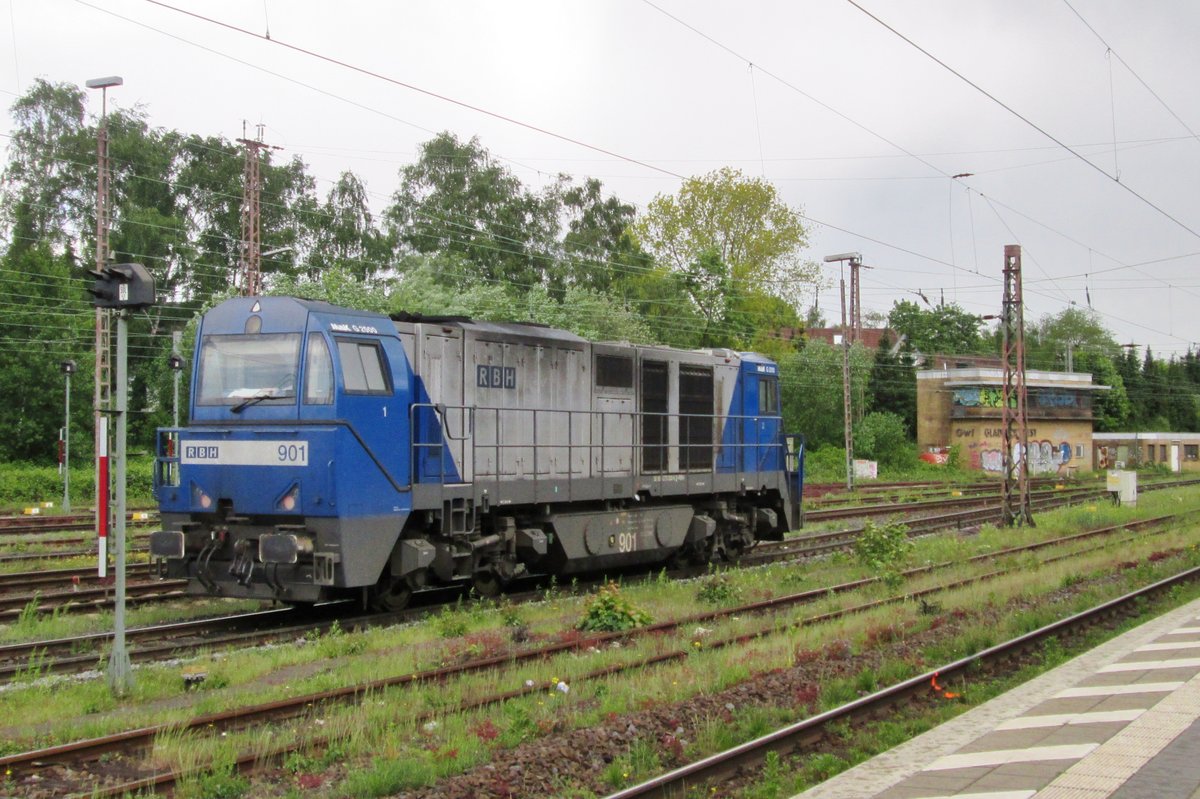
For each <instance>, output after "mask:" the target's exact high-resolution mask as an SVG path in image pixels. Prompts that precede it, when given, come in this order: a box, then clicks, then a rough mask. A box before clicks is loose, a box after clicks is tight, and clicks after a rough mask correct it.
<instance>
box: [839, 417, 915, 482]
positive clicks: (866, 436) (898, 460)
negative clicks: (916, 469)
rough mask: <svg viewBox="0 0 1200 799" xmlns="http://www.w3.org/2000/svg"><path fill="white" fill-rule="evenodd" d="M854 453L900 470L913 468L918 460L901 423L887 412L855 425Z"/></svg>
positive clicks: (901, 421) (864, 419) (865, 418)
mask: <svg viewBox="0 0 1200 799" xmlns="http://www.w3.org/2000/svg"><path fill="white" fill-rule="evenodd" d="M854 454H855V455H856V456H858V457H862V458H868V459H870V460H873V461H878V462H879V464H880V465H881V466H891V467H901V468H905V467H912V466H913V465H914V464H915V463H916V460H917V454H916V450H915V449H914V448H913V444H912V442H910V441H909V440H908V430H907V429H906V428H905V426H904V420H903V419H901V418H900V417H899V416H897V415H896V414H894V413H887V412H886V411H875V412H873V413H868V414H867V415H866V416H864V417H863V418H862V419H860V420H859V422H858V424H856V425H854Z"/></svg>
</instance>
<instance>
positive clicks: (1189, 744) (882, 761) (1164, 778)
mask: <svg viewBox="0 0 1200 799" xmlns="http://www.w3.org/2000/svg"><path fill="white" fill-rule="evenodd" d="M951 796H955V797H969V798H970V799H1105V797H1113V799H1200V601H1196V602H1192V603H1191V604H1189V605H1186V606H1184V607H1182V608H1178V609H1177V610H1174V611H1171V612H1170V613H1168V614H1166V615H1165V616H1161V617H1159V618H1157V619H1155V620H1153V621H1150V622H1147V623H1146V624H1143V625H1142V626H1140V627H1138V628H1137V629H1135V630H1131V631H1130V632H1128V633H1126V634H1124V635H1122V636H1120V637H1119V638H1114V639H1113V640H1111V641H1109V642H1107V643H1105V644H1103V645H1101V646H1100V647H1097V648H1096V649H1094V650H1092V651H1090V652H1087V653H1085V654H1083V655H1080V656H1079V657H1077V658H1075V659H1074V660H1071V661H1070V662H1068V663H1066V664H1064V665H1062V666H1060V667H1058V668H1056V669H1054V670H1053V671H1049V672H1047V673H1046V674H1043V675H1042V676H1040V677H1038V678H1037V679H1035V680H1032V681H1031V682H1028V683H1025V684H1024V685H1022V686H1019V687H1018V688H1016V689H1014V690H1013V691H1011V692H1009V693H1007V694H1005V695H1003V696H999V697H997V698H995V699H993V700H991V701H990V702H987V703H986V704H983V705H980V706H979V707H977V708H974V709H973V710H970V711H968V712H967V713H964V714H963V715H961V716H959V717H958V718H956V719H953V720H952V721H950V722H947V723H946V724H943V725H941V726H940V727H938V728H937V729H935V730H930V731H929V732H927V733H925V734H924V735H921V736H919V737H917V738H914V739H913V740H911V741H909V742H907V743H905V744H901V745H900V746H897V747H895V748H894V749H891V750H889V751H887V752H884V753H883V754H881V755H879V756H878V757H875V758H873V759H871V760H868V761H867V762H865V763H862V764H860V765H858V766H856V767H854V768H853V769H850V770H849V771H846V772H844V773H842V774H840V775H838V776H836V777H834V778H833V779H831V780H828V781H826V782H824V783H822V784H821V785H819V786H817V787H815V788H812V789H811V790H808V791H805V792H804V793H802V794H800V797H803V799H867V797H876V798H877V799H944V798H945V797H951Z"/></svg>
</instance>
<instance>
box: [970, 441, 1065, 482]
mask: <svg viewBox="0 0 1200 799" xmlns="http://www.w3.org/2000/svg"><path fill="white" fill-rule="evenodd" d="M1021 454H1022V453H1021V445H1020V444H1013V462H1014V463H1020V462H1021ZM1070 461H1071V445H1070V444H1069V443H1068V442H1066V441H1062V442H1060V443H1059V444H1058V446H1055V445H1054V444H1051V443H1050V442H1049V441H1033V442H1030V444H1029V472H1030V474H1046V473H1047V472H1056V471H1058V470H1059V469H1060V468H1062V467H1063V466H1066V465H1067V464H1068V463H1070ZM979 467H980V468H981V469H983V470H984V471H987V472H1000V471H1003V470H1004V455H1003V453H1002V452H1001V451H1000V450H998V449H988V450H984V451H982V452H980V453H979Z"/></svg>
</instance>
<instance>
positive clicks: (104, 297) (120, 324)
mask: <svg viewBox="0 0 1200 799" xmlns="http://www.w3.org/2000/svg"><path fill="white" fill-rule="evenodd" d="M91 275H92V277H94V278H95V283H94V284H93V285H92V287H91V288H90V289H88V292H89V293H91V295H92V297H93V298H94V299H93V300H92V304H93V305H95V306H96V307H97V308H108V309H111V310H113V311H115V315H116V317H117V359H116V380H115V381H114V388H115V389H116V390H115V391H114V392H113V397H112V400H113V401H112V407H111V408H107V409H101V410H102V412H104V413H108V414H111V415H112V416H113V417H114V421H115V422H116V426H115V434H114V436H113V453H112V459H113V467H114V469H113V472H114V473H113V487H114V488H115V490H114V492H113V494H114V505H115V506H116V507H115V508H114V509H113V511H114V513H113V516H114V530H113V554H114V557H115V559H116V564H115V568H116V572H117V573H116V578H117V580H116V582H117V585H116V601H115V613H114V616H115V626H114V632H113V646H112V652H111V654H110V655H109V659H108V684H109V687H111V688H112V690H113V693H115V694H117V695H118V696H120V695H123V694H125V693H126V692H127V691H128V690H129V689H130V688H132V687H133V668H132V666H131V665H130V662H129V651H128V649H126V647H125V435H126V427H127V418H126V417H127V416H128V413H127V410H128V407H127V406H128V403H129V312H130V311H131V310H136V309H139V308H146V307H148V306H150V305H153V304H154V278H153V277H152V276H151V275H150V273H149V272H148V271H147V270H146V267H144V266H142V265H141V264H110V265H108V266H105V267H104V268H103V269H99V270H96V271H93V272H91ZM106 422H107V417H106V416H104V415H101V417H100V424H101V428H102V430H103V428H105V427H107V424H106ZM97 440H98V443H99V446H100V447H101V449H100V450H99V452H100V453H104V454H107V452H106V450H107V443H108V442H107V435H106V434H104V433H102V434H101V435H99V436H97ZM104 460H107V458H104V459H103V460H102V461H101V462H102V463H103V462H104ZM106 484H107V483H106V482H102V483H101V485H106ZM105 499H107V492H105V494H104V495H103V499H101V495H98V496H97V505H98V508H97V511H98V512H99V513H101V514H102V519H103V520H105V522H106V520H107V518H108V509H107V507H105V505H107V503H106V502H105V501H104V500H105ZM103 523H104V522H102V524H103ZM101 529H102V531H103V529H104V528H103V527H102V528H101ZM103 543H104V542H103V536H102V538H101V552H102V553H103ZM102 557H103V555H102ZM101 564H102V566H101V575H103V561H101Z"/></svg>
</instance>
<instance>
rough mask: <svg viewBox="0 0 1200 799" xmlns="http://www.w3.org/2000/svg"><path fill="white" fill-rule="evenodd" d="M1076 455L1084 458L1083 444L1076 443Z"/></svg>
mask: <svg viewBox="0 0 1200 799" xmlns="http://www.w3.org/2000/svg"><path fill="white" fill-rule="evenodd" d="M1075 457H1076V458H1082V457H1083V444H1076V445H1075Z"/></svg>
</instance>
